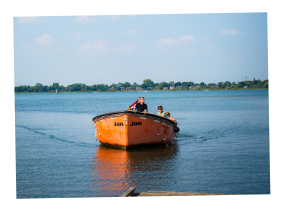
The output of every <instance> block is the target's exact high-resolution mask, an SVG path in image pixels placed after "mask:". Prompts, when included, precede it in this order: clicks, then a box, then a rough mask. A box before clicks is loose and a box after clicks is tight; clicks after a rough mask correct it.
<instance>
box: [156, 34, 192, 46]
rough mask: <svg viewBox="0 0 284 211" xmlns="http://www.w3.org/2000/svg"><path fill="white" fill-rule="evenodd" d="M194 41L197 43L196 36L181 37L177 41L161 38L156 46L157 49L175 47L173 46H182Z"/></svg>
mask: <svg viewBox="0 0 284 211" xmlns="http://www.w3.org/2000/svg"><path fill="white" fill-rule="evenodd" d="M193 41H195V39H194V36H192V35H186V36H181V37H179V38H178V39H177V40H174V39H171V38H161V39H158V41H157V42H154V45H155V46H157V47H163V46H173V45H182V44H185V43H186V42H193Z"/></svg>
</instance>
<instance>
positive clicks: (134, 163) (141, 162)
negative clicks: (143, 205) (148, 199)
mask: <svg viewBox="0 0 284 211" xmlns="http://www.w3.org/2000/svg"><path fill="white" fill-rule="evenodd" d="M177 152H178V146H177V144H175V143H174V144H172V145H169V146H156V147H151V148H149V147H148V148H139V149H131V150H124V149H116V148H110V147H106V146H103V145H100V146H98V148H97V149H96V152H95V156H94V158H93V174H92V176H93V184H92V188H94V189H96V191H95V192H96V193H97V194H98V196H119V195H121V194H122V193H123V192H124V191H125V190H127V189H128V188H129V187H132V186H135V187H136V190H137V189H139V188H140V190H143V188H145V187H147V186H150V187H151V189H152V190H153V188H154V187H155V185H158V184H159V185H160V183H161V179H167V180H170V179H171V174H172V172H173V171H174V168H175V165H173V162H175V160H176V159H175V158H176V157H177V156H176V155H177Z"/></svg>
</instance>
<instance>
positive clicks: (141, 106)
mask: <svg viewBox="0 0 284 211" xmlns="http://www.w3.org/2000/svg"><path fill="white" fill-rule="evenodd" d="M144 101H145V99H144V97H140V102H139V103H137V104H136V105H135V106H134V108H133V111H135V109H136V108H137V112H144V110H146V113H148V107H147V104H145V103H144Z"/></svg>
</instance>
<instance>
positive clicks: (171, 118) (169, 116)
mask: <svg viewBox="0 0 284 211" xmlns="http://www.w3.org/2000/svg"><path fill="white" fill-rule="evenodd" d="M166 114H167V116H168V119H170V120H172V121H174V122H176V123H177V120H175V119H174V118H173V117H171V114H170V112H168V111H166Z"/></svg>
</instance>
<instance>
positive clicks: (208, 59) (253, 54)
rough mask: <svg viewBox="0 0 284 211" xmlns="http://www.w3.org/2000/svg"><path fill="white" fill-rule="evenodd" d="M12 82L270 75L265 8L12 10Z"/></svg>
mask: <svg viewBox="0 0 284 211" xmlns="http://www.w3.org/2000/svg"><path fill="white" fill-rule="evenodd" d="M13 24H14V74H15V75H14V77H15V86H19V85H30V86H33V85H35V84H36V83H37V82H39V83H42V84H44V85H51V84H52V83H53V82H58V83H59V84H60V85H64V86H67V85H69V84H73V83H85V84H87V85H93V84H101V83H103V84H108V85H111V84H112V83H119V82H122V83H124V82H130V83H133V82H136V83H138V84H142V82H143V80H144V79H152V80H153V81H154V82H162V81H166V82H169V81H174V82H178V81H179V82H184V81H192V82H195V83H200V82H205V83H211V82H212V83H218V82H224V81H231V82H233V81H235V82H238V81H244V80H246V78H247V79H248V80H252V79H253V77H255V79H260V80H265V79H268V50H267V13H227V14H218V13H217V14H166V15H158V14H157V15H147V14H146V15H97V16H32V17H28V16H24V17H21V16H16V17H14V18H13Z"/></svg>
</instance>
